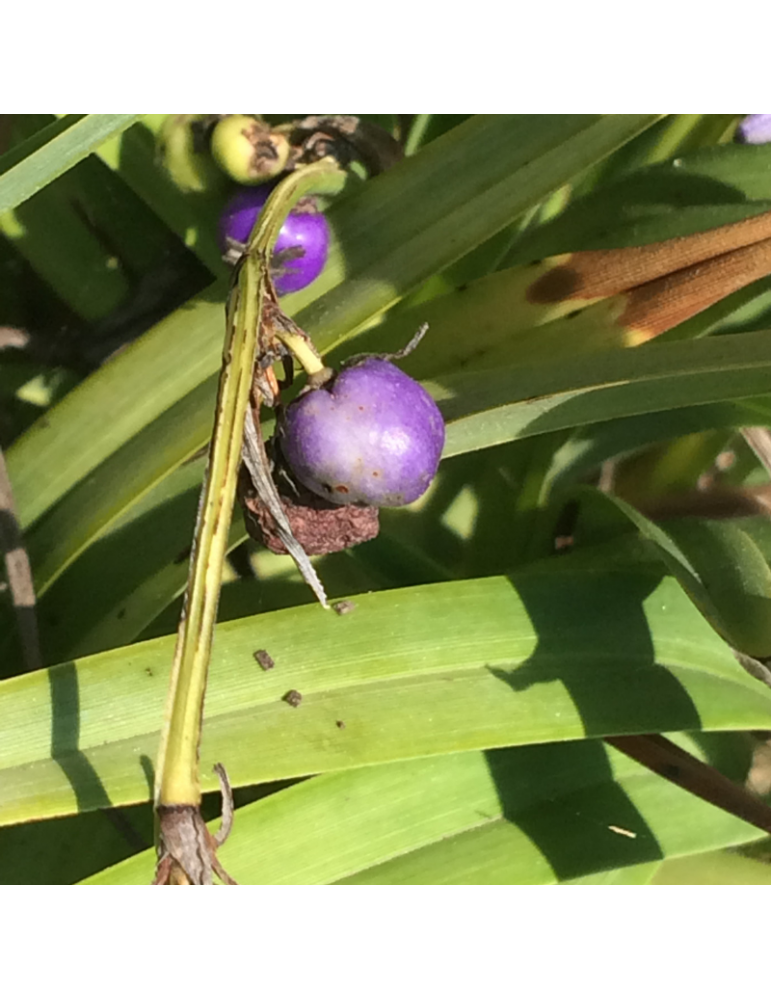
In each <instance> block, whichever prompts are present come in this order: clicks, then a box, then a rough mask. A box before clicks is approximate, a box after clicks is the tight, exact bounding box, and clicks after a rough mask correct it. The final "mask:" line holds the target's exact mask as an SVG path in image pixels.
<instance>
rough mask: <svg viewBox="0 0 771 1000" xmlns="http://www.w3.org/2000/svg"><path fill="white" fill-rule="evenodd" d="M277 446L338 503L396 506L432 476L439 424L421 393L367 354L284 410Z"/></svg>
mask: <svg viewBox="0 0 771 1000" xmlns="http://www.w3.org/2000/svg"><path fill="white" fill-rule="evenodd" d="M282 433H283V439H282V449H283V452H284V456H285V457H286V460H287V462H288V463H289V465H290V467H291V469H292V471H293V472H294V474H295V475H296V476H297V478H298V479H299V481H300V482H301V483H303V485H305V486H306V487H307V488H308V489H310V490H312V491H313V492H314V493H317V494H318V495H319V496H322V497H324V498H325V499H326V500H330V501H332V502H333V503H337V504H351V503H360V504H367V505H369V506H372V507H401V506H402V505H403V504H407V503H412V501H413V500H417V499H418V497H420V496H422V495H423V494H424V493H425V492H426V490H427V489H428V487H429V485H430V483H431V480H432V479H433V478H434V476H435V475H436V470H437V467H438V466H439V459H440V458H441V455H442V448H443V447H444V421H443V419H442V415H441V413H440V412H439V409H438V408H437V405H436V403H435V402H434V401H433V399H432V398H431V397H430V396H429V394H428V393H427V392H426V390H425V389H424V388H423V387H422V386H421V385H419V384H418V383H417V382H416V381H415V380H414V379H411V378H410V377H409V375H405V374H404V372H403V371H401V369H399V368H397V367H396V365H392V364H391V362H390V361H384V360H383V359H382V358H376V357H370V358H366V359H364V360H363V361H359V362H355V363H354V364H352V365H351V366H350V367H348V368H344V369H343V370H342V371H341V372H340V374H339V375H337V376H335V377H334V378H333V379H331V380H330V381H329V382H327V383H325V384H324V385H323V386H321V388H319V389H312V390H310V391H308V392H306V393H304V394H303V395H301V396H299V397H298V398H297V399H296V400H295V401H294V402H293V403H291V404H290V406H289V407H288V408H287V411H286V414H285V417H284V422H283V429H282Z"/></svg>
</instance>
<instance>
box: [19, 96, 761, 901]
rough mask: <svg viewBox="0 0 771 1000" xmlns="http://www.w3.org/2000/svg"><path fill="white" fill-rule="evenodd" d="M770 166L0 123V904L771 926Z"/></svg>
mask: <svg viewBox="0 0 771 1000" xmlns="http://www.w3.org/2000/svg"><path fill="white" fill-rule="evenodd" d="M769 121H771V116H768V115H749V116H746V115H544V116H541V115H475V116H466V115H458V116H453V115H377V116H373V115H301V114H298V115H289V116H271V115H257V114H249V115H16V116H3V117H2V118H0V143H1V144H2V145H0V446H2V458H1V459H0V542H2V548H3V555H4V572H5V575H4V578H3V582H2V590H1V591H0V676H1V677H2V679H0V881H3V882H6V883H9V882H14V883H43V882H45V883H52V882H54V883H74V882H85V883H91V884H96V883H101V884H112V885H129V884H143V883H144V884H147V883H151V882H153V883H155V884H159V885H190V884H209V883H212V882H214V881H222V882H225V883H229V884H232V883H247V884H308V883H317V884H319V883H326V884H332V883H337V884H378V883H380V884H400V883H421V884H425V883H489V884H495V883H497V884H512V883H567V882H583V883H588V882H591V883H614V882H615V883H651V882H652V883H677V882H680V883H682V882H687V883H704V882H707V883H709V882H726V881H728V882H758V883H766V882H769V881H771V868H769V865H768V860H769V859H771V840H770V839H769V835H771V808H769V805H768V801H767V796H768V794H769V792H771V568H769V559H771V523H770V522H769V511H770V510H771V435H770V434H769V430H768V427H769V426H771V132H770V131H769V128H768V122H769Z"/></svg>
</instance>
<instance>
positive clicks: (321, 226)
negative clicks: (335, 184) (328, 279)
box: [219, 184, 329, 295]
mask: <svg viewBox="0 0 771 1000" xmlns="http://www.w3.org/2000/svg"><path fill="white" fill-rule="evenodd" d="M271 190H272V188H271V186H270V185H266V184H263V185H262V186H260V187H245V188H241V189H240V190H238V191H237V192H236V193H235V194H234V195H233V197H232V198H231V199H230V201H229V202H228V203H227V205H226V206H225V208H224V209H223V210H222V214H221V215H220V222H219V240H220V248H221V250H222V252H223V253H225V252H227V250H228V249H229V248H230V243H231V241H232V242H235V243H246V242H247V241H248V240H249V235H250V233H251V231H252V229H253V228H254V224H255V222H256V221H257V216H258V215H259V214H260V212H261V211H262V208H263V206H264V205H265V202H266V201H267V200H268V195H269V194H270V192H271ZM328 253H329V225H328V224H327V220H326V219H325V218H324V216H323V215H322V213H321V212H319V211H318V209H317V208H316V206H315V203H314V201H313V199H312V198H308V199H303V200H302V201H301V202H300V204H299V205H298V206H296V207H295V208H294V209H293V210H292V211H291V212H290V213H289V215H288V216H287V218H286V220H285V222H284V225H283V226H282V227H281V232H280V233H279V234H278V239H277V240H276V245H275V248H274V253H273V281H274V283H275V286H276V291H277V292H278V293H279V295H286V294H287V293H288V292H299V291H300V289H301V288H307V286H308V285H310V283H311V282H312V281H315V280H316V278H318V276H319V275H320V274H321V272H322V271H323V270H324V265H325V264H326V262H327V255H328Z"/></svg>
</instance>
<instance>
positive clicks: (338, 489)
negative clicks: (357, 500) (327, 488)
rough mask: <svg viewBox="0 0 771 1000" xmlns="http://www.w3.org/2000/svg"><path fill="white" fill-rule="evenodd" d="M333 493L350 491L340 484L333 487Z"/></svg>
mask: <svg viewBox="0 0 771 1000" xmlns="http://www.w3.org/2000/svg"><path fill="white" fill-rule="evenodd" d="M334 492H335V493H350V490H349V489H348V487H347V486H343V484H342V483H340V484H339V485H338V486H335V488H334Z"/></svg>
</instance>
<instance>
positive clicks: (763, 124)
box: [736, 115, 771, 146]
mask: <svg viewBox="0 0 771 1000" xmlns="http://www.w3.org/2000/svg"><path fill="white" fill-rule="evenodd" d="M736 141H737V142H746V143H748V144H749V145H752V146H759V145H762V144H763V143H765V142H771V115H746V116H745V117H744V118H743V119H742V120H741V121H740V122H739V127H738V128H737V130H736Z"/></svg>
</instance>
